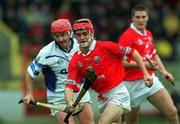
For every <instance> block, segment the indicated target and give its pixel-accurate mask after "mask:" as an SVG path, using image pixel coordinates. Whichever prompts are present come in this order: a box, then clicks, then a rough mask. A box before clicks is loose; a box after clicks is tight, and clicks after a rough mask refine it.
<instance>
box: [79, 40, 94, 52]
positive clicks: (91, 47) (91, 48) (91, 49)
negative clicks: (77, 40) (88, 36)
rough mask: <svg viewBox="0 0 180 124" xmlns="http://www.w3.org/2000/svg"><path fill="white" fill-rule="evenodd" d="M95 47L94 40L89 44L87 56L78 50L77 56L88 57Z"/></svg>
mask: <svg viewBox="0 0 180 124" xmlns="http://www.w3.org/2000/svg"><path fill="white" fill-rule="evenodd" d="M95 46H96V40H93V41H92V43H91V46H90V47H89V52H88V53H87V54H83V53H82V52H81V50H80V48H78V51H77V52H78V54H83V55H89V54H90V53H91V51H93V50H94V49H95Z"/></svg>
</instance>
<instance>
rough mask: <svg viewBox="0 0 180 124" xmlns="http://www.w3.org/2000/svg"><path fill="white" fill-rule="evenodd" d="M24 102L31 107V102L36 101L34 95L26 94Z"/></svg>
mask: <svg viewBox="0 0 180 124" xmlns="http://www.w3.org/2000/svg"><path fill="white" fill-rule="evenodd" d="M23 101H24V103H26V104H29V105H31V104H30V101H34V97H33V94H32V93H28V94H26V96H25V97H24V98H23Z"/></svg>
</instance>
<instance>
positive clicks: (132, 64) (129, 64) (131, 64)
mask: <svg viewBox="0 0 180 124" xmlns="http://www.w3.org/2000/svg"><path fill="white" fill-rule="evenodd" d="M123 65H124V67H125V68H131V69H132V68H139V66H138V64H137V63H136V62H127V61H123Z"/></svg>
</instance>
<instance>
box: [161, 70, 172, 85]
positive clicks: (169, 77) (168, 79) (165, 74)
mask: <svg viewBox="0 0 180 124" xmlns="http://www.w3.org/2000/svg"><path fill="white" fill-rule="evenodd" d="M162 76H163V78H164V79H165V80H167V81H168V82H169V83H171V82H173V81H174V77H173V75H172V74H171V73H169V72H167V71H165V72H163V73H162Z"/></svg>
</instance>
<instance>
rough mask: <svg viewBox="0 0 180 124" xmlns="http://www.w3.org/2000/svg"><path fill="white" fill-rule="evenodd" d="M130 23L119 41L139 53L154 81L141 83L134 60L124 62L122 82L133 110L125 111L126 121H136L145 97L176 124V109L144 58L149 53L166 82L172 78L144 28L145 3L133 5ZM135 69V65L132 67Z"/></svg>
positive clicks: (134, 123)
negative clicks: (126, 89) (148, 84)
mask: <svg viewBox="0 0 180 124" xmlns="http://www.w3.org/2000/svg"><path fill="white" fill-rule="evenodd" d="M131 18H132V23H131V25H130V27H129V28H128V29H127V30H126V31H125V32H124V33H123V34H122V35H121V36H120V38H119V41H118V43H119V44H120V45H121V46H124V47H131V48H134V49H136V50H137V51H138V52H139V54H140V55H141V56H142V58H143V60H144V62H145V64H146V67H147V68H148V69H149V70H148V72H149V74H151V75H152V77H153V85H152V87H150V88H148V87H146V86H145V83H144V79H143V78H144V75H143V73H142V72H141V70H140V69H139V68H135V67H137V66H136V64H135V62H133V61H134V60H133V59H132V60H130V61H129V62H125V63H124V65H125V67H126V69H125V72H126V75H125V77H124V79H123V80H124V81H123V84H124V85H125V86H126V87H127V88H128V90H129V94H130V98H131V108H132V111H131V112H130V113H128V114H126V124H137V123H138V114H139V111H140V105H141V103H142V101H143V100H144V99H148V101H149V102H150V103H152V104H153V105H154V106H155V107H156V108H157V109H159V110H160V111H161V112H162V113H163V114H164V115H165V117H166V118H167V120H168V122H169V123H170V124H179V121H178V115H177V110H176V108H175V106H174V104H173V101H172V99H171V97H170V96H169V94H168V92H167V90H166V89H165V88H164V86H163V85H162V83H161V82H160V81H159V79H158V78H157V77H156V76H155V74H154V72H153V71H154V69H155V68H153V67H152V66H151V65H150V63H148V62H147V61H146V57H148V58H149V59H150V60H151V61H152V62H153V63H154V64H156V67H157V68H158V69H160V70H161V71H162V73H163V74H162V76H163V77H164V78H165V79H166V80H167V81H169V82H171V81H173V80H174V78H173V76H172V75H171V73H169V72H168V71H167V70H166V68H165V67H164V65H163V63H162V62H161V59H160V58H159V56H158V54H157V53H156V50H155V48H154V43H153V37H152V34H151V32H150V31H148V30H147V29H146V24H147V21H148V10H147V8H146V7H144V6H141V5H140V6H136V7H134V8H133V9H132V13H131ZM133 67H134V68H135V69H134V68H133Z"/></svg>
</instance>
